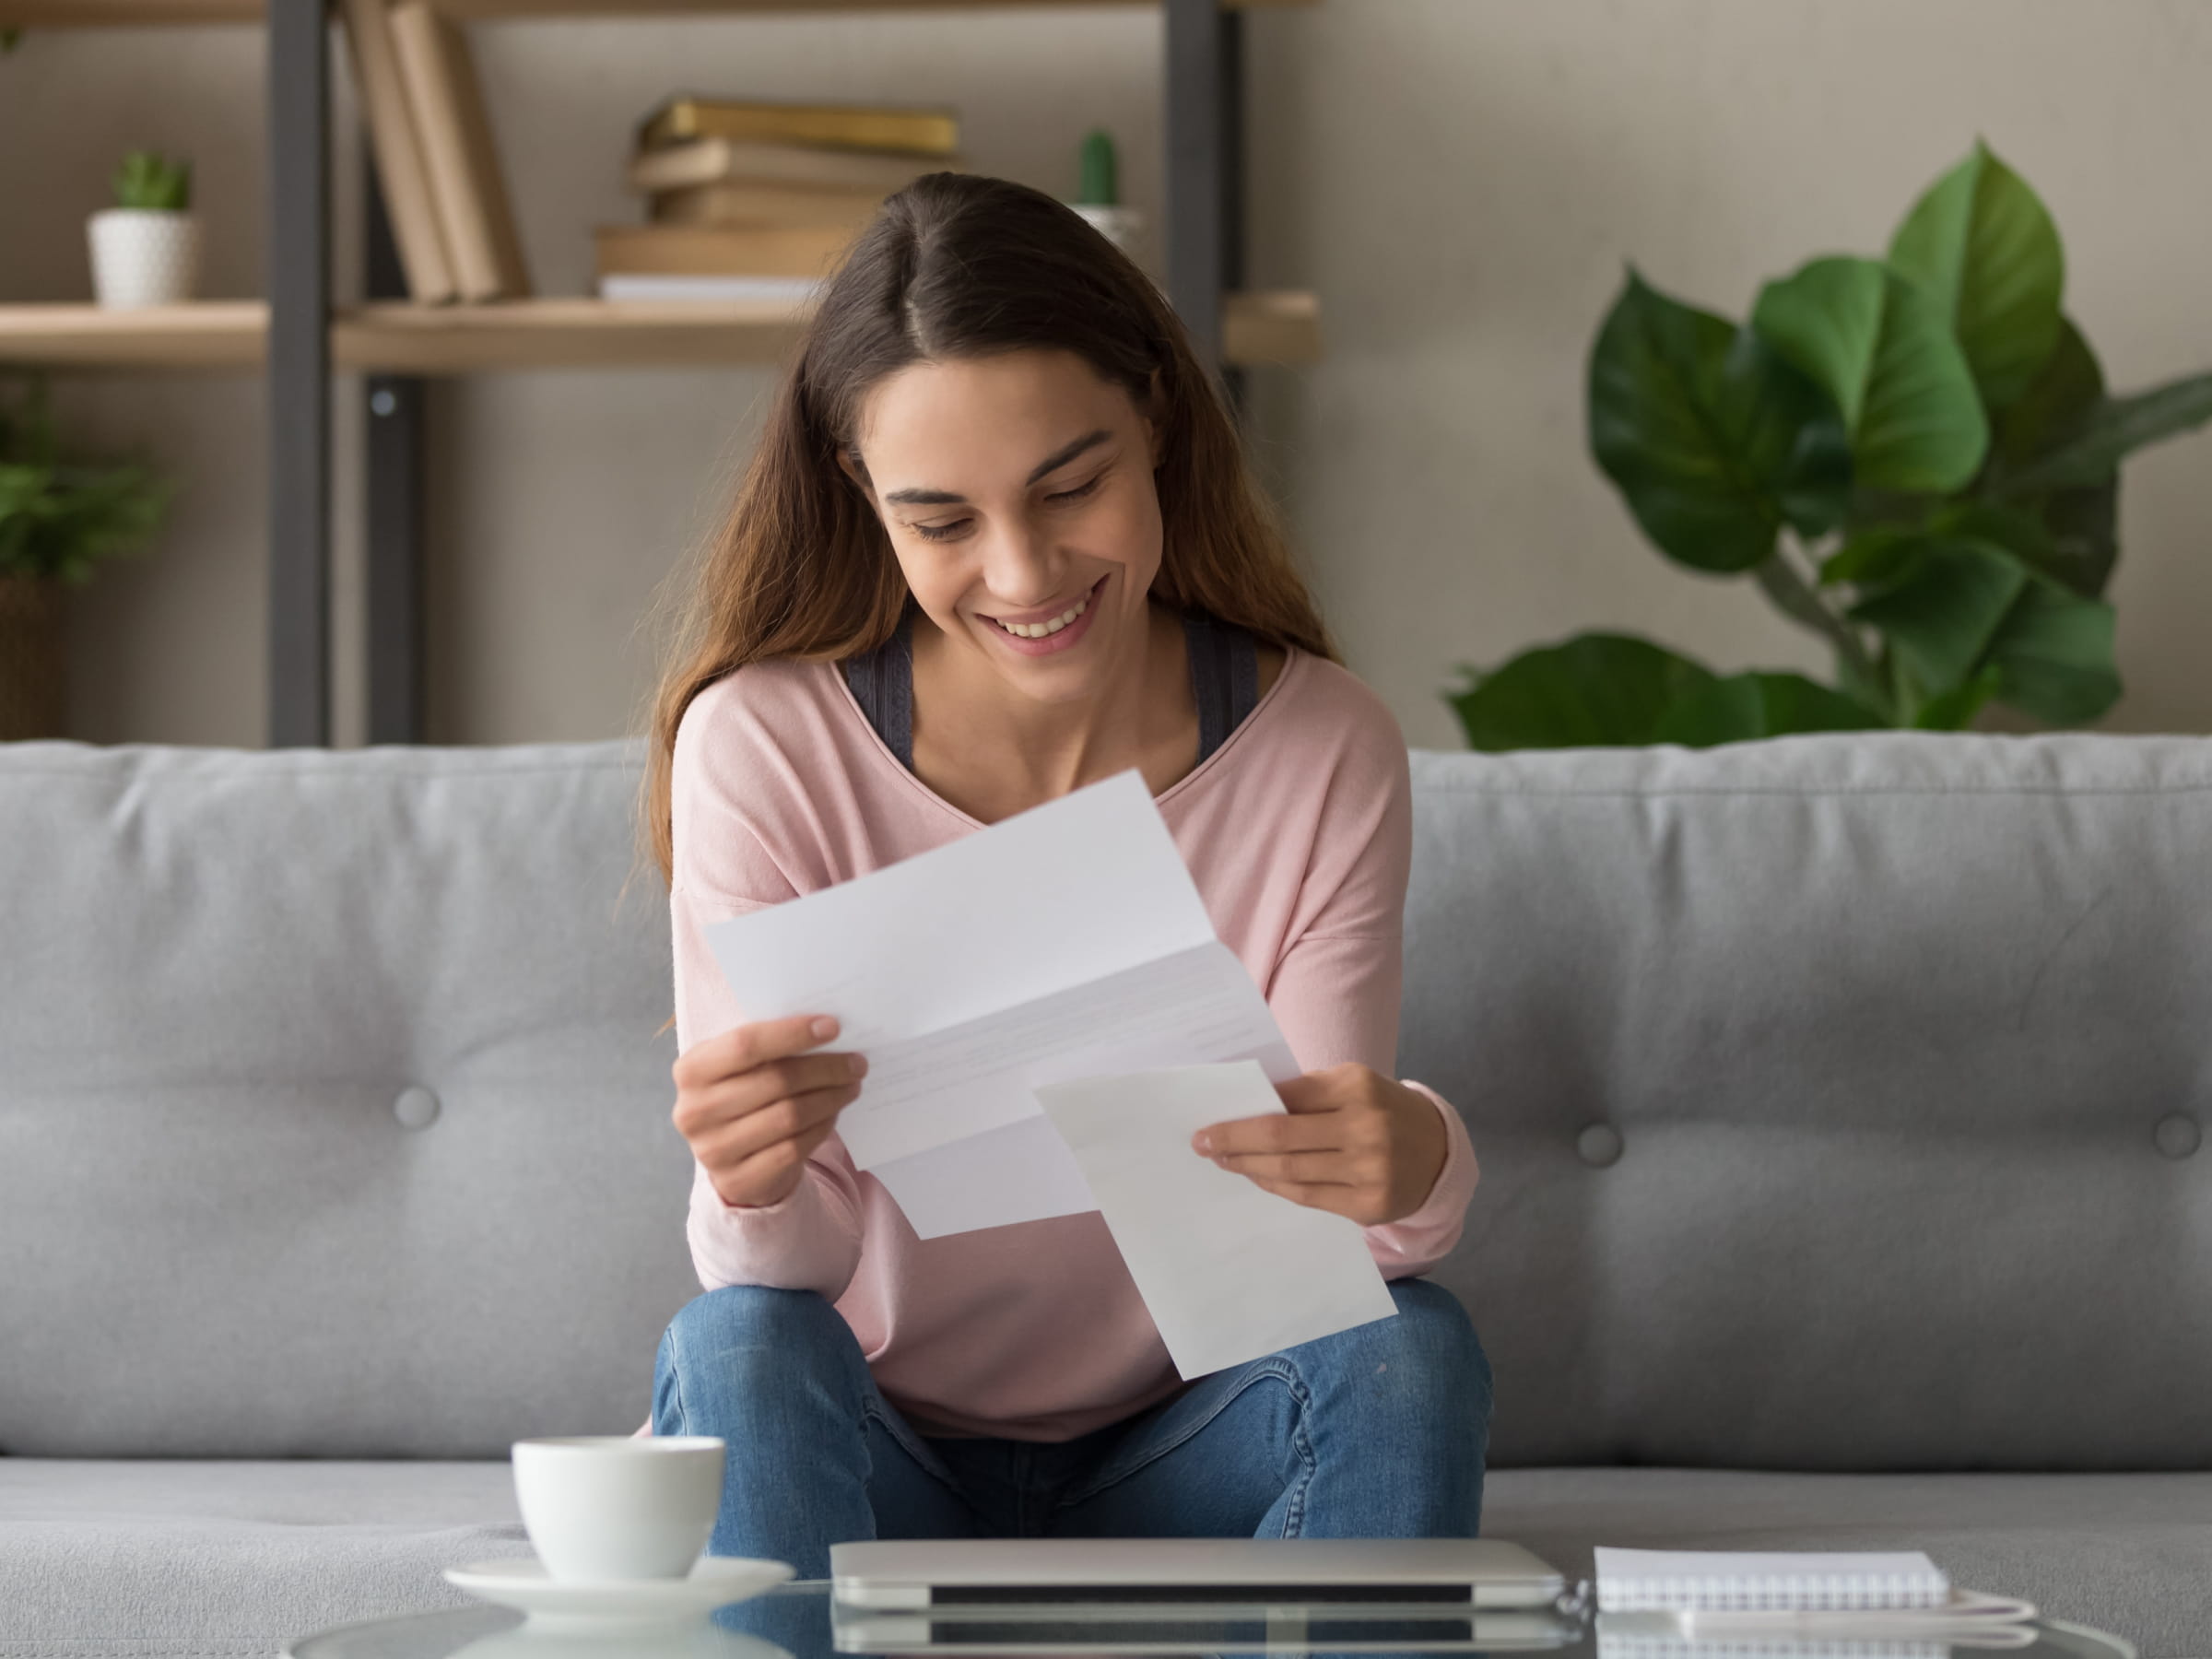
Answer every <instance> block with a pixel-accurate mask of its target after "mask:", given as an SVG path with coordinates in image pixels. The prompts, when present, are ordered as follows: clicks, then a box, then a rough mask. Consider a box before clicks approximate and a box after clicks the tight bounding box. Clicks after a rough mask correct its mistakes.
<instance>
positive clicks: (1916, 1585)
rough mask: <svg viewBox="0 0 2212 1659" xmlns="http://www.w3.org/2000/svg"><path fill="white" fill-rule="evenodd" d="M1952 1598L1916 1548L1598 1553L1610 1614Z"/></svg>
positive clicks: (1801, 1608) (1600, 1585) (1921, 1603)
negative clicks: (1794, 1552)
mask: <svg viewBox="0 0 2212 1659" xmlns="http://www.w3.org/2000/svg"><path fill="white" fill-rule="evenodd" d="M1950 1599H1951V1581H1950V1580H1949V1578H1948V1577H1947V1576H1946V1575H1945V1573H1944V1572H1943V1571H1942V1570H1941V1569H1939V1568H1938V1567H1937V1566H1936V1565H1935V1562H1934V1561H1932V1560H1930V1559H1928V1558H1927V1556H1926V1555H1925V1554H1924V1553H1922V1552H1921V1551H1918V1550H1911V1551H1904V1552H1899V1553H1891V1554H1884V1553H1881V1552H1878V1551H1858V1550H1853V1551H1844V1552H1841V1553H1828V1554H1807V1555H1786V1554H1772V1553H1763V1552H1728V1551H1714V1550H1671V1549H1610V1548H1600V1549H1599V1550H1598V1551H1597V1605H1598V1608H1599V1610H1600V1611H1601V1612H1606V1613H1640V1612H1650V1611H1676V1612H1681V1611H1690V1610H1694V1611H1699V1612H1709V1611H1716V1610H1758V1611H1762V1612H1763V1611H1775V1610H1788V1611H1791V1612H1812V1611H1827V1610H1830V1609H1836V1608H1898V1607H1914V1608H1921V1607H1940V1606H1944V1605H1946V1604H1947V1603H1948V1602H1949V1601H1950Z"/></svg>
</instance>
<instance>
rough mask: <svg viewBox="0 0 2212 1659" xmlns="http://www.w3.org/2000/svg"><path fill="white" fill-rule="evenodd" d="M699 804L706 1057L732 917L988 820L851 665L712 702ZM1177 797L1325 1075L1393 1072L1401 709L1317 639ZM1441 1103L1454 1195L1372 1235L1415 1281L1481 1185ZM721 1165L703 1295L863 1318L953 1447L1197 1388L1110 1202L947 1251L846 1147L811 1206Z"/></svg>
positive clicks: (690, 804) (885, 1360)
mask: <svg viewBox="0 0 2212 1659" xmlns="http://www.w3.org/2000/svg"><path fill="white" fill-rule="evenodd" d="M674 795H675V831H676V875H675V884H674V890H673V892H672V893H671V895H670V900H669V905H670V912H671V915H672V917H673V920H674V924H675V936H676V1021H677V1041H678V1043H679V1044H680V1045H682V1046H684V1047H688V1046H689V1045H690V1044H692V1043H694V1042H697V1041H700V1039H701V1038H702V1037H708V1036H712V1035H713V1034H714V1033H716V1032H719V1031H723V1030H728V1029H729V1028H730V1027H731V1026H734V1025H736V1024H739V1023H741V1022H742V1021H743V1020H744V1018H745V1014H744V1011H743V1010H741V1009H740V1008H738V1007H737V1006H735V1002H734V1000H733V999H732V997H731V995H730V993H729V990H728V987H727V986H726V985H725V984H724V982H723V978H722V974H721V971H720V970H719V969H717V968H716V966H715V964H714V959H713V955H712V952H711V951H710V950H709V949H708V947H707V943H706V938H705V934H704V929H705V927H706V925H707V924H709V923H712V922H715V921H719V920H721V919H723V918H725V917H730V916H737V915H742V914H744V913H745V912H748V911H753V910H758V909H759V908H761V907H762V906H764V905H771V904H776V903H780V902H782V900H786V899H791V898H795V897H797V896H798V895H800V894H803V893H810V892H813V891H815V890H816V889H818V888H826V887H829V886H830V885H832V884H833V883H836V882H841V881H850V880H852V879H853V877H856V876H865V875H866V874H867V873H868V872H869V871H871V870H877V869H880V868H882V867H883V866H884V865H889V864H895V863H897V862H898V861H899V860H900V859H903V858H911V857H912V856H913V855H914V854H916V853H924V852H927V851H928V850H929V849H930V848H932V847H936V846H941V845H943V844H944V843H945V842H947V841H952V840H954V839H956V838H958V837H959V836H963V835H966V834H968V833H969V832H970V831H971V830H977V829H980V828H982V825H981V824H979V823H978V822H977V821H976V820H975V819H974V818H970V817H969V816H968V815H967V814H966V813H964V812H961V811H959V809H958V808H956V807H954V806H952V805H951V804H950V803H948V802H947V801H945V800H943V799H941V798H940V797H938V796H937V795H935V794H933V793H931V791H930V790H929V789H928V787H927V786H926V785H924V783H923V782H922V781H921V780H920V779H919V778H917V777H915V776H914V774H913V773H912V772H911V771H907V770H906V768H905V767H903V766H901V765H900V763H899V760H898V759H897V757H896V756H894V755H893V754H892V753H891V751H890V749H889V748H888V747H886V746H885V744H884V742H883V740H882V738H881V737H879V736H878V735H877V733H876V731H875V729H874V728H873V727H872V726H870V725H869V724H868V722H867V719H866V717H865V715H864V714H863V713H862V712H861V710H860V706H859V704H858V703H857V702H855V701H854V700H853V695H852V692H851V690H850V689H849V688H847V687H846V685H845V682H844V677H843V676H842V675H841V674H840V673H839V672H838V670H837V669H836V668H835V667H834V666H832V665H829V664H824V663H800V662H774V663H759V664H754V665H749V666H747V667H745V668H742V669H739V670H738V671H737V672H736V673H735V674H733V675H731V676H729V677H727V678H725V679H723V680H720V681H718V682H716V683H715V684H714V685H713V686H712V687H710V688H708V689H707V690H705V691H704V692H702V693H701V694H700V697H699V698H698V700H696V701H694V702H693V703H692V705H691V707H690V709H689V711H688V712H687V713H686V714H685V716H684V720H683V724H682V727H681V729H680V730H679V732H678V733H677V742H676V765H675V782H674ZM1158 799H1159V810H1160V813H1161V815H1162V816H1163V817H1164V818H1166V820H1167V823H1168V827H1169V829H1170V830H1171V831H1172V832H1173V834H1174V837H1175V841H1176V845H1177V846H1178V847H1179V848H1180V849H1181V850H1182V856H1183V860H1184V862H1185V863H1186V864H1187V865H1189V866H1190V871H1191V875H1192V877H1193V878H1194V880H1195V881H1196V883H1197V886H1198V891H1199V893H1200V894H1201V895H1202V896H1203V897H1204V899H1205V900H1206V911H1207V913H1208V914H1209V915H1210V916H1211V917H1212V919H1213V924H1214V928H1215V931H1216V932H1217V933H1218V935H1220V937H1221V938H1222V940H1223V941H1224V942H1225V943H1226V944H1228V945H1229V947H1230V948H1231V949H1232V950H1234V951H1235V952H1236V953H1237V955H1238V956H1239V957H1240V958H1241V959H1242V960H1243V962H1244V965H1245V967H1246V968H1247V969H1248V970H1250V971H1251V973H1252V977H1253V982H1255V983H1257V984H1258V985H1259V986H1260V987H1261V989H1262V991H1263V992H1264V993H1265V995H1266V998H1267V1002H1268V1006H1270V1007H1271V1008H1272V1009H1273V1010H1274V1012H1275V1017H1276V1019H1277V1022H1278V1023H1279V1024H1280V1025H1281V1027H1282V1029H1283V1034H1284V1035H1285V1037H1287V1038H1288V1040H1289V1043H1290V1048H1291V1052H1292V1053H1294V1054H1295V1055H1296V1056H1297V1058H1298V1062H1299V1065H1300V1066H1301V1067H1302V1068H1303V1069H1305V1070H1308V1071H1314V1070H1318V1069H1320V1068H1321V1067H1323V1066H1325V1065H1335V1064H1337V1063H1339V1062H1343V1061H1361V1062H1364V1063H1365V1064H1366V1065H1371V1066H1372V1067H1373V1068H1374V1069H1375V1070H1377V1071H1379V1072H1382V1073H1384V1074H1385V1075H1387V1074H1388V1073H1389V1071H1390V1069H1391V1066H1392V1064H1393V1061H1394V1056H1395V1051H1396V1044H1397V1030H1398V993H1399V982H1400V968H1399V946H1400V927H1401V913H1402V912H1403V910H1404V907H1405V901H1406V866H1407V863H1408V860H1409V857H1410V852H1411V839H1412V838H1411V792H1410V786H1409V783H1408V781H1407V775H1406V746H1405V740H1404V738H1403V737H1402V736H1401V735H1400V734H1399V732H1398V728H1397V724H1396V722H1395V721H1394V720H1393V719H1392V718H1391V715H1390V712H1389V711H1388V710H1387V709H1385V708H1384V707H1383V706H1382V702H1381V701H1380V700H1378V699H1377V698H1376V697H1375V695H1374V694H1373V693H1372V692H1371V691H1370V690H1368V688H1366V687H1365V686H1363V685H1361V684H1360V683H1359V680H1357V679H1355V678H1354V677H1352V676H1351V675H1350V674H1348V673H1347V672H1346V671H1345V670H1344V669H1342V668H1339V667H1337V666H1336V665H1335V664H1333V663H1330V662H1328V661H1327V660H1325V659H1324V658H1321V657H1316V656H1313V655H1311V654H1310V653H1304V652H1300V651H1295V650H1293V651H1291V652H1290V653H1288V662H1287V663H1286V664H1285V665H1284V667H1283V669H1282V672H1281V673H1280V674H1279V675H1278V676H1277V679H1276V682H1275V684H1274V685H1273V686H1271V687H1270V688H1268V691H1267V694H1266V695H1265V697H1264V698H1262V699H1261V700H1260V702H1259V705H1258V707H1256V708H1255V709H1254V710H1253V712H1252V713H1251V714H1250V715H1248V716H1247V717H1246V718H1245V720H1244V721H1243V723H1242V724H1241V725H1239V726H1238V727H1237V728H1236V729H1235V731H1233V732H1232V733H1231V734H1230V737H1229V740H1228V741H1227V742H1226V743H1224V744H1223V745H1222V746H1221V747H1219V748H1218V749H1217V750H1216V751H1215V752H1214V753H1213V754H1212V755H1211V756H1209V757H1208V758H1207V759H1206V762H1205V764H1204V765H1202V766H1200V767H1198V768H1197V769H1196V770H1195V771H1192V772H1191V773H1190V774H1189V775H1188V776H1186V777H1184V778H1183V779H1182V780H1181V781H1180V782H1177V783H1175V784H1174V785H1172V786H1171V788H1170V789H1169V790H1168V791H1167V793H1165V794H1162V795H1160V796H1159V797H1158ZM862 1087H863V1088H864V1090H865V1087H866V1085H865V1083H864V1084H863V1085H862ZM1415 1087H1417V1088H1418V1087H1419V1086H1418V1085H1415ZM1423 1092H1424V1093H1428V1092H1429V1091H1427V1090H1423ZM1430 1099H1432V1100H1436V1097H1435V1096H1434V1095H1433V1094H1430ZM1436 1104H1437V1108H1438V1110H1439V1111H1440V1112H1442V1113H1443V1117H1444V1121H1445V1124H1446V1125H1447V1137H1448V1144H1449V1147H1450V1151H1449V1154H1448V1156H1447V1158H1446V1161H1445V1164H1444V1169H1443V1172H1442V1174H1441V1176H1440V1177H1439V1178H1438V1180H1437V1183H1436V1186H1435V1188H1434V1190H1433V1191H1432V1193H1431V1194H1430V1197H1429V1199H1428V1202H1427V1203H1426V1204H1424V1205H1423V1206H1422V1207H1421V1208H1420V1209H1419V1210H1418V1212H1417V1213H1415V1214H1414V1215H1411V1216H1408V1217H1406V1218H1405V1219H1404V1220H1402V1221H1398V1222H1395V1223H1394V1224H1392V1225H1390V1226H1386V1227H1372V1228H1370V1229H1368V1230H1367V1236H1368V1242H1369V1247H1370V1248H1371V1250H1372V1251H1373V1253H1374V1257H1375V1260H1376V1262H1377V1263H1378V1264H1379V1265H1381V1266H1382V1271H1383V1273H1384V1274H1385V1275H1386V1276H1388V1277H1394V1278H1398V1277H1408V1276H1410V1275H1413V1274H1418V1273H1421V1272H1424V1271H1425V1270H1427V1269H1428V1268H1429V1267H1430V1266H1432V1265H1435V1264H1436V1263H1437V1262H1438V1261H1439V1260H1441V1258H1442V1257H1443V1255H1444V1254H1445V1253H1446V1252H1448V1251H1449V1250H1450V1249H1451V1248H1452V1246H1453V1243H1454V1242H1455V1241H1457V1239H1458V1237H1459V1231H1460V1223H1461V1218H1462V1217H1463V1215H1464V1214H1465V1209H1466V1206H1467V1200H1468V1198H1469V1196H1470V1195H1471V1194H1473V1192H1474V1189H1475V1181H1476V1164H1475V1153H1474V1148H1473V1147H1471V1146H1470V1144H1469V1143H1468V1140H1467V1134H1466V1130H1465V1128H1464V1127H1463V1126H1462V1125H1461V1124H1460V1121H1459V1115H1458V1113H1456V1112H1453V1110H1452V1109H1451V1108H1450V1107H1449V1106H1447V1105H1445V1104H1444V1102H1443V1101H1442V1100H1436ZM1192 1156H1193V1157H1196V1156H1197V1154H1196V1153H1193V1154H1192ZM695 1176H696V1179H695V1180H694V1182H693V1185H692V1194H691V1211H690V1221H689V1228H688V1232H689V1238H690V1244H691V1256H692V1260H693V1262H694V1263H695V1264H696V1265H698V1268H699V1277H700V1282H701V1283H702V1284H703V1285H705V1286H706V1287H707V1288H709V1289H714V1288H719V1287H721V1286H724V1285H767V1286H772V1287H777V1288H785V1289H806V1290H815V1291H818V1292H819V1293H820V1294H821V1295H823V1296H824V1297H827V1298H828V1299H830V1300H831V1301H833V1302H835V1303H836V1305H837V1309H838V1312H841V1314H843V1315H844V1317H845V1320H846V1322H847V1323H848V1324H851V1325H852V1327H853V1333H854V1335H857V1336H858V1337H859V1339H860V1345H861V1347H862V1349H863V1350H864V1351H865V1353H866V1355H867V1359H868V1366H869V1369H870V1371H871V1372H872V1373H873V1374H874V1376H875V1378H876V1381H877V1384H878V1386H880V1387H881V1389H882V1390H883V1393H884V1394H885V1396H886V1397H887V1398H888V1399H889V1400H890V1401H891V1403H892V1404H893V1405H895V1406H897V1407H898V1408H899V1409H900V1411H902V1412H904V1413H905V1414H906V1415H907V1416H908V1417H909V1418H911V1419H912V1421H913V1422H914V1423H915V1424H916V1426H917V1427H919V1428H921V1429H923V1430H924V1431H926V1432H933V1433H940V1434H945V1433H949V1434H980V1435H998V1436H1004V1437H1006V1438H1008V1439H1013V1440H1030V1441H1058V1440H1067V1439H1072V1438H1073V1437H1075V1436H1077V1435H1079V1434H1083V1433H1087V1432H1088V1431H1089V1430H1093V1429H1098V1428H1100V1427H1103V1426H1104V1425H1106V1424H1108V1423H1111V1422H1113V1421H1115V1420H1117V1419H1119V1418H1124V1417H1126V1416H1128V1415H1130V1414H1131V1413H1133V1412H1136V1411H1139V1410H1142V1409H1143V1408H1145V1407H1146V1406H1150V1405H1153V1404H1155V1403H1156V1402H1158V1401H1159V1400H1162V1399H1165V1398H1166V1397H1168V1396H1169V1395H1170V1394H1173V1393H1174V1392H1175V1391H1176V1390H1177V1389H1178V1388H1179V1387H1180V1386H1181V1383H1180V1382H1178V1380H1177V1378H1176V1375H1175V1371H1174V1369H1173V1367H1172V1366H1171V1364H1170V1363H1169V1360H1168V1356H1167V1351H1166V1349H1165V1348H1164V1347H1161V1345H1160V1341H1159V1333H1158V1332H1157V1331H1156V1330H1154V1328H1153V1325H1152V1321H1151V1317H1150V1316H1149V1315H1148V1314H1147V1312H1146V1311H1145V1304H1144V1302H1143V1300H1141V1299H1140V1298H1139V1297H1138V1295H1137V1293H1136V1288H1135V1286H1134V1285H1133V1284H1132V1283H1131V1282H1130V1278H1129V1275H1128V1273H1127V1271H1126V1269H1124V1266H1123V1265H1122V1260H1121V1256H1120V1254H1119V1253H1117V1252H1116V1251H1115V1249H1114V1246H1113V1241H1112V1238H1110V1237H1109V1236H1108V1234H1107V1231H1106V1228H1105V1224H1104V1223H1103V1221H1101V1220H1100V1218H1099V1216H1098V1215H1097V1214H1096V1213H1095V1212H1094V1213H1092V1214H1089V1215H1083V1216H1067V1217H1063V1218H1058V1219H1055V1220H1050V1221H1034V1222H1028V1223H1025V1224H1023V1225H1020V1226H1017V1227H1001V1228H992V1229H988V1230H983V1231H980V1232H968V1233H958V1234H954V1235H953V1236H951V1237H949V1238H942V1239H934V1240H930V1241H923V1240H920V1239H918V1238H916V1237H915V1235H914V1232H913V1230H912V1228H910V1227H909V1226H908V1225H907V1224H906V1219H905V1218H904V1217H903V1216H902V1215H901V1214H900V1210H899V1206H897V1205H896V1204H895V1203H893V1202H892V1200H891V1197H890V1195H889V1194H888V1193H887V1192H886V1191H885V1190H884V1188H883V1186H882V1185H881V1184H880V1183H879V1182H877V1180H876V1179H875V1177H873V1176H871V1175H867V1174H865V1173H863V1172H860V1171H855V1170H854V1169H853V1161H852V1159H851V1158H850V1157H849V1156H848V1155H847V1154H846V1152H845V1149H844V1147H843V1145H842V1143H841V1141H840V1140H839V1139H838V1138H837V1137H836V1136H834V1135H832V1136H831V1137H830V1139H829V1140H828V1141H826V1142H825V1143H824V1144H823V1145H822V1147H820V1149H819V1150H818V1151H817V1152H816V1154H815V1156H814V1158H813V1160H812V1161H811V1163H810V1164H809V1165H808V1167H807V1171H806V1178H805V1179H804V1180H803V1181H802V1182H801V1183H800V1185H799V1187H798V1188H797V1190H796V1191H795V1192H794V1194H792V1195H791V1196H790V1197H789V1198H786V1199H785V1200H783V1201H782V1203H780V1204H776V1205H773V1206H768V1207H765V1208H752V1209H745V1208H733V1207H732V1206H728V1205H726V1204H724V1202H723V1201H722V1197H721V1195H720V1194H718V1193H716V1192H715V1191H714V1188H713V1186H712V1183H711V1182H709V1181H708V1179H707V1175H706V1171H704V1170H697V1171H695Z"/></svg>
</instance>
